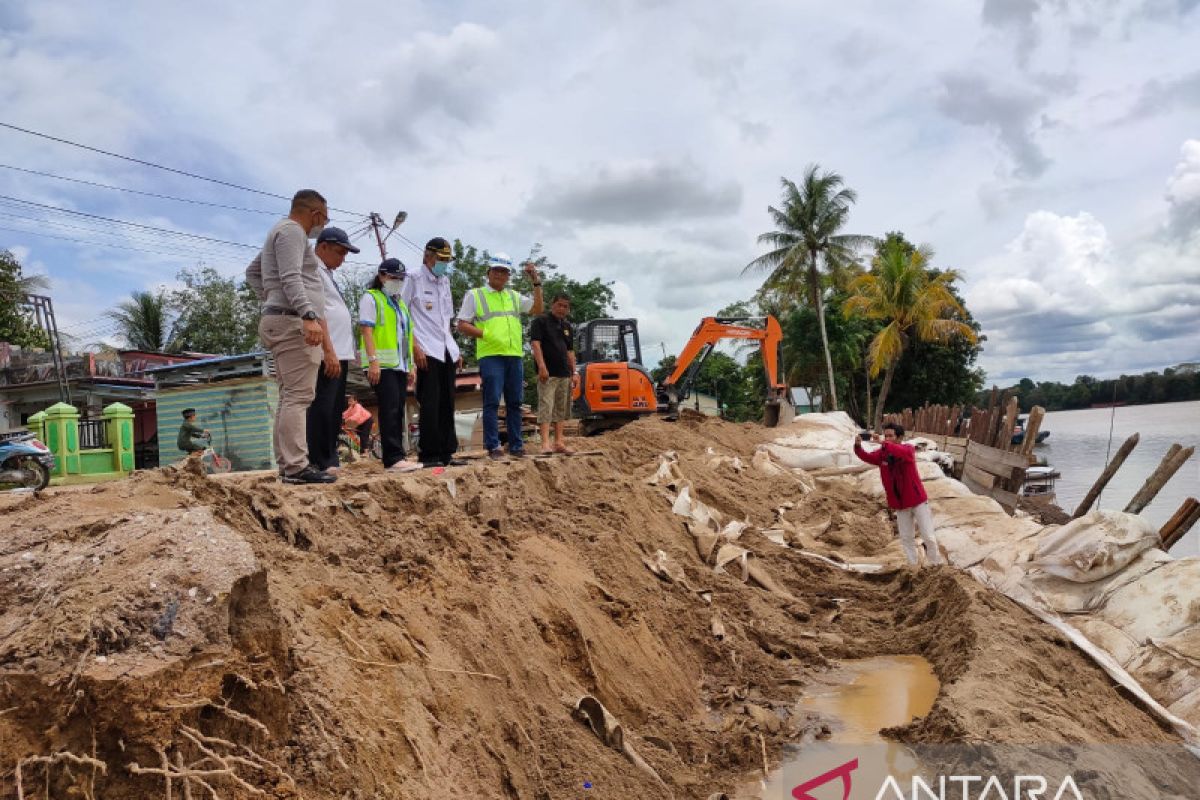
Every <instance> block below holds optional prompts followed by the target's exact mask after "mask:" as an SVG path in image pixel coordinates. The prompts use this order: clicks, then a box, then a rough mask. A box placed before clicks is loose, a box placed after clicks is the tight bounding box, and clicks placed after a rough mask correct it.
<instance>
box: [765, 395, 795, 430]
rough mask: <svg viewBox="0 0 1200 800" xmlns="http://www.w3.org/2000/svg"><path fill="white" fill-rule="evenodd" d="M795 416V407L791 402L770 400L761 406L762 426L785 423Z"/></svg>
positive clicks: (774, 426)
mask: <svg viewBox="0 0 1200 800" xmlns="http://www.w3.org/2000/svg"><path fill="white" fill-rule="evenodd" d="M795 418H796V409H795V408H793V407H792V404H791V403H783V402H780V401H770V402H768V403H767V404H766V405H765V406H763V427H765V428H776V427H778V426H780V425H787V424H788V423H789V422H791V421H792V420H793V419H795Z"/></svg>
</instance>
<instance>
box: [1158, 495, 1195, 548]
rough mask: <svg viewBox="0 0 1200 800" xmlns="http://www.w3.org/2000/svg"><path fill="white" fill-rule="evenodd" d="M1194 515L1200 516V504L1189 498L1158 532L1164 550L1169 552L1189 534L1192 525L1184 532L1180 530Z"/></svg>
mask: <svg viewBox="0 0 1200 800" xmlns="http://www.w3.org/2000/svg"><path fill="white" fill-rule="evenodd" d="M1193 515H1196V516H1200V502H1197V500H1196V498H1194V497H1189V498H1187V499H1186V500H1184V501H1183V503H1182V504H1181V505H1180V506H1179V510H1178V511H1176V512H1175V513H1174V514H1173V515H1171V518H1170V519H1169V520H1167V524H1166V525H1163V526H1162V528H1161V529H1160V530H1159V532H1158V540H1159V542H1161V543H1162V548H1163V549H1164V550H1169V549H1170V548H1171V545H1173V544H1175V543H1176V542H1178V541H1179V540H1180V539H1182V538H1183V535H1184V534H1185V533H1187V531H1188V528H1191V525H1188V526H1187V528H1185V529H1184V530H1183V531H1182V532H1180V530H1179V529H1180V528H1181V527H1183V525H1184V523H1186V522H1187V521H1188V520H1189V519H1190V518H1191V517H1192V516H1193ZM1192 524H1195V522H1194V521H1193V523H1192Z"/></svg>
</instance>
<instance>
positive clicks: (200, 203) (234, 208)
mask: <svg viewBox="0 0 1200 800" xmlns="http://www.w3.org/2000/svg"><path fill="white" fill-rule="evenodd" d="M0 168H2V169H11V170H15V171H16V172H24V173H27V174H29V175H39V176H41V177H43V178H54V179H55V180H59V181H70V182H71V183H81V184H83V185H84V186H95V187H97V188H99V189H112V190H114V191H118V192H129V193H130V194H140V195H143V196H145V197H157V198H159V199H161V200H174V201H175V202H177V203H192V204H193V205H198V206H211V207H213V208H227V209H229V210H230V211H245V212H246V213H248V214H267V215H270V216H272V217H277V216H279V212H278V211H265V210H263V209H261V208H242V207H241V206H227V205H225V204H224V203H210V202H208V201H207V200H192V199H189V198H187V197H175V196H173V195H169V194H158V193H157V192H144V191H142V190H141V189H130V188H129V187H127V186H113V185H112V184H109V183H99V182H97V181H85V180H84V179H83V178H71V177H68V176H66V175H55V174H53V173H51V172H42V171H40V170H36V169H25V168H24V167H14V166H13V165H12V164H0Z"/></svg>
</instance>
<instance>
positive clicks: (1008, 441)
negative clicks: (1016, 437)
mask: <svg viewBox="0 0 1200 800" xmlns="http://www.w3.org/2000/svg"><path fill="white" fill-rule="evenodd" d="M1020 413H1021V406H1020V404H1019V403H1018V402H1017V398H1016V395H1013V396H1012V397H1010V398H1008V409H1007V410H1006V411H1005V412H1004V420H1003V422H1001V423H1000V430H999V431H997V433H996V441H995V442H994V443H993V445H992V446H993V447H998V448H1000V449H1001V450H1012V449H1013V446H1012V437H1013V429H1014V428H1016V426H1017V415H1018V414H1020Z"/></svg>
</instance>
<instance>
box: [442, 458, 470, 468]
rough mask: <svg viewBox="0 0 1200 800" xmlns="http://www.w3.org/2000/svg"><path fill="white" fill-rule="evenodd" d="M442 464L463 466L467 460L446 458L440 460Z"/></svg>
mask: <svg viewBox="0 0 1200 800" xmlns="http://www.w3.org/2000/svg"><path fill="white" fill-rule="evenodd" d="M442 465H443V466H447V467H465V466H466V465H467V460H466V459H465V458H448V459H446V460H445V461H443V462H442Z"/></svg>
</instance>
